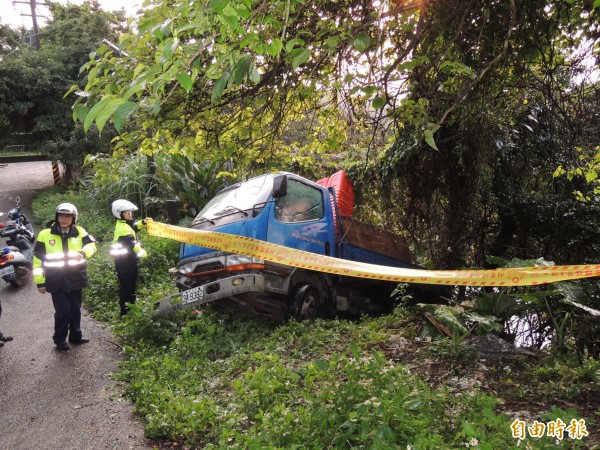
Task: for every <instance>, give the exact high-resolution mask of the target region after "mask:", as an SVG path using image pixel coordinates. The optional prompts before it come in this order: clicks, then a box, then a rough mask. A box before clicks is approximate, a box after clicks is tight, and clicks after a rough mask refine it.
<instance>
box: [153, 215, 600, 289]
mask: <svg viewBox="0 0 600 450" xmlns="http://www.w3.org/2000/svg"><path fill="white" fill-rule="evenodd" d="M148 234H150V235H152V236H159V237H164V238H169V239H173V240H176V241H179V242H185V243H187V244H191V245H197V246H199V247H208V248H213V249H216V250H221V251H225V252H230V253H236V254H240V255H248V256H254V257H255V258H261V259H264V260H267V261H272V262H276V263H280V264H285V265H288V266H292V267H298V268H301V269H308V270H316V271H319V272H325V273H332V274H337V275H344V276H350V277H358V278H368V279H374V280H385V281H392V282H397V283H419V284H442V285H464V286H531V285H538V284H547V283H553V282H556V281H564V280H574V279H578V278H590V277H597V276H600V265H579V266H544V267H523V268H510V269H495V270H421V269H405V268H398V267H389V266H378V265H375V264H367V263H361V262H356V261H348V260H345V259H339V258H333V257H331V256H324V255H317V254H316V253H310V252H306V251H303V250H295V249H293V248H288V247H284V246H282V245H277V244H272V243H270V242H265V241H260V240H258V239H253V238H249V237H244V236H236V235H233V234H227V233H220V232H216V231H203V230H193V229H191V228H183V227H178V226H174V225H167V224H163V223H159V222H153V221H151V220H149V221H148Z"/></svg>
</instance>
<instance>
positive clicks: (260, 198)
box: [192, 175, 273, 223]
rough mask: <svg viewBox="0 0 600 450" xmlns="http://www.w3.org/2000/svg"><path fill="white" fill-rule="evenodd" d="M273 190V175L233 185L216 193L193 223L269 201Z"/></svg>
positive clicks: (248, 208) (245, 209)
mask: <svg viewBox="0 0 600 450" xmlns="http://www.w3.org/2000/svg"><path fill="white" fill-rule="evenodd" d="M272 191H273V176H272V175H263V176H260V177H256V178H252V179H250V180H248V181H245V182H243V183H240V184H236V185H233V186H231V187H229V188H227V189H225V190H223V191H221V192H219V193H218V194H217V195H215V196H214V197H213V198H212V199H211V200H210V201H209V202H208V203H207V204H206V206H205V207H204V208H202V211H200V212H199V213H198V215H197V216H196V217H195V218H194V221H193V222H192V223H198V222H201V221H203V220H212V219H216V218H218V217H222V216H226V215H229V214H235V213H239V212H240V211H247V210H250V209H252V208H253V207H254V205H256V204H257V203H264V202H266V201H268V200H269V196H270V195H271V192H272Z"/></svg>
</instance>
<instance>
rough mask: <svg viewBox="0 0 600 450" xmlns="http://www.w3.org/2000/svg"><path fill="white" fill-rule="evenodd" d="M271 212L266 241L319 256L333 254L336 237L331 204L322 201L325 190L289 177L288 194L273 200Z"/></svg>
mask: <svg viewBox="0 0 600 450" xmlns="http://www.w3.org/2000/svg"><path fill="white" fill-rule="evenodd" d="M327 202H328V200H327ZM271 214H272V215H271V217H270V219H269V226H268V231H267V241H269V242H272V243H274V244H279V245H284V246H286V247H291V248H295V249H298V250H305V251H307V252H311V253H317V254H320V255H330V256H331V255H332V252H333V251H334V248H332V242H333V239H334V237H335V236H334V233H333V223H332V219H331V218H330V217H332V214H331V206H330V203H326V201H325V197H324V190H321V189H318V188H315V187H314V186H310V185H308V184H306V183H303V182H301V181H299V180H295V179H293V178H288V182H287V195H285V196H283V197H280V198H278V199H277V200H276V201H275V205H274V208H273V209H272V210H271Z"/></svg>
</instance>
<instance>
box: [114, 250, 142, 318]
mask: <svg viewBox="0 0 600 450" xmlns="http://www.w3.org/2000/svg"><path fill="white" fill-rule="evenodd" d="M115 266H116V267H115V268H116V271H117V278H118V279H119V306H120V307H121V315H122V316H123V315H125V314H127V310H128V309H129V305H130V304H133V303H135V300H136V295H135V291H136V288H137V280H138V272H139V270H138V265H137V259H131V258H127V259H126V260H125V261H118V262H117V263H116V265H115Z"/></svg>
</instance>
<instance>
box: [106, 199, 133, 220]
mask: <svg viewBox="0 0 600 450" xmlns="http://www.w3.org/2000/svg"><path fill="white" fill-rule="evenodd" d="M110 210H111V212H112V214H113V216H115V217H116V218H117V219H122V218H123V213H124V212H126V211H131V212H134V211H137V210H138V208H137V206H135V205H134V204H133V203H131V202H130V201H129V200H123V199H119V200H115V201H114V202H112V205H110Z"/></svg>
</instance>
